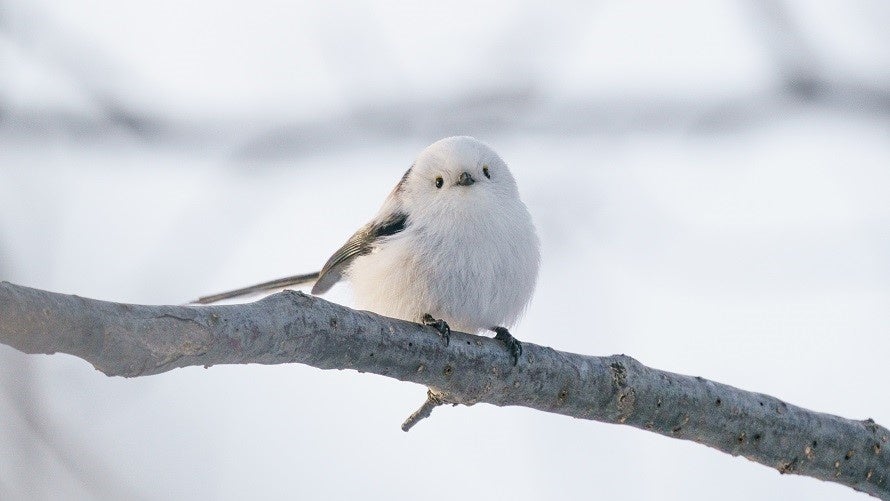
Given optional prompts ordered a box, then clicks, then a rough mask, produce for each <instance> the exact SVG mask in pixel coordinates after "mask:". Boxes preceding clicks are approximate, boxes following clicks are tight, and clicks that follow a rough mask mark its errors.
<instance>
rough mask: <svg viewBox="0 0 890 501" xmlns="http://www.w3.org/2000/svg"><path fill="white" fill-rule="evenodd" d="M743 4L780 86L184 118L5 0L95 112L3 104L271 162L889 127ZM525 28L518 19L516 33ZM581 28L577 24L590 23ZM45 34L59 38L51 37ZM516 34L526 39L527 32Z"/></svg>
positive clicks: (815, 57) (16, 120)
mask: <svg viewBox="0 0 890 501" xmlns="http://www.w3.org/2000/svg"><path fill="white" fill-rule="evenodd" d="M742 4H743V5H746V6H748V9H747V10H748V12H749V13H750V14H751V17H752V20H753V22H752V23H751V24H752V26H753V27H754V29H755V31H756V32H757V33H758V34H759V35H760V36H759V39H760V40H762V41H763V43H762V45H763V48H764V50H765V51H766V52H767V54H769V57H770V59H771V60H772V61H773V64H774V66H775V70H776V72H777V73H778V75H779V77H780V85H779V87H777V88H775V89H773V90H772V91H771V92H761V93H758V94H753V95H739V96H736V97H734V98H726V97H712V98H702V97H700V96H683V95H659V96H657V97H655V96H653V97H650V98H640V97H634V98H631V97H625V98H621V97H609V98H598V97H594V96H590V97H585V98H577V97H574V98H569V99H564V98H557V97H555V96H552V95H550V93H549V92H548V89H547V88H546V87H541V86H540V85H539V84H537V83H535V82H534V81H533V80H531V81H530V80H528V79H518V80H517V81H516V82H514V83H505V84H504V85H502V86H500V87H498V88H494V89H484V90H482V89H474V88H472V87H467V88H464V89H463V90H462V91H461V92H459V93H458V94H457V95H455V96H445V97H437V96H436V95H435V94H432V95H426V96H420V97H411V96H405V97H400V98H393V99H390V100H388V101H386V100H384V101H379V100H378V101H373V102H361V101H360V100H357V99H350V100H349V105H348V106H349V109H348V110H347V111H345V112H338V113H334V114H332V115H330V116H325V117H323V118H315V119H300V118H295V119H293V120H288V119H287V118H280V117H279V118H272V117H269V116H266V115H263V114H259V115H242V116H228V117H227V116H226V114H225V110H222V111H223V112H222V113H221V114H220V116H214V117H201V116H194V115H193V116H187V117H183V116H182V115H181V114H178V113H171V111H172V110H170V109H164V108H155V109H151V110H147V109H142V108H143V107H142V106H140V105H137V104H134V102H132V100H131V99H128V96H127V95H126V94H122V90H121V89H130V90H132V89H140V90H145V89H148V90H146V92H148V94H149V95H155V96H157V94H158V93H159V92H160V91H159V90H158V89H156V88H153V87H151V86H150V85H148V84H147V83H145V82H143V81H141V79H139V78H138V77H135V76H134V75H132V74H131V73H128V72H125V71H123V70H122V69H121V68H120V67H119V65H117V64H115V63H114V62H113V61H110V60H109V57H107V56H104V55H103V54H102V51H101V50H97V49H92V48H87V47H84V46H82V44H81V43H80V42H79V41H78V40H77V39H76V38H75V37H73V36H71V35H70V34H66V33H65V31H64V30H63V29H61V28H60V27H59V26H55V25H53V23H52V21H51V20H50V19H49V16H47V15H45V14H43V13H41V12H40V11H39V8H38V7H36V6H33V5H28V4H26V3H24V2H16V3H14V4H12V3H10V2H8V1H7V2H6V3H3V4H0V9H2V11H0V19H2V21H0V38H3V39H5V40H6V41H7V43H10V44H13V45H14V46H15V47H18V48H19V49H20V50H21V51H23V52H24V53H27V54H28V55H30V56H31V57H33V58H34V59H35V60H37V61H39V62H40V64H42V65H45V66H47V67H51V68H53V70H54V71H56V72H58V73H60V74H61V75H63V76H64V78H66V79H68V80H70V82H72V83H73V84H74V85H75V86H76V88H77V89H78V90H79V92H81V93H82V94H83V95H84V96H86V98H87V99H88V100H89V102H90V103H91V104H92V106H93V107H94V108H95V109H96V110H98V113H71V112H70V111H61V110H54V109H53V108H52V107H49V108H40V109H34V108H16V107H13V106H11V104H10V103H4V102H2V101H0V119H2V122H0V137H3V136H5V138H6V139H7V140H13V139H17V140H31V141H41V140H45V139H49V138H51V137H55V136H62V137H75V138H77V139H78V140H79V141H82V142H84V143H94V142H95V143H101V142H104V141H107V140H109V138H111V137H115V136H117V135H119V134H125V135H132V136H134V137H136V138H138V139H140V140H142V141H145V142H147V143H155V144H159V145H168V146H172V147H178V148H187V149H189V150H198V151H200V150H202V149H206V150H212V151H229V152H231V154H232V155H233V156H234V157H235V158H239V159H270V158H272V159H274V158H293V157H299V156H304V155H310V154H316V153H319V152H325V151H342V150H344V149H349V148H352V147H358V146H361V145H365V144H368V143H369V142H385V141H393V140H400V139H404V138H405V137H406V136H411V135H420V136H424V137H440V136H444V135H449V134H453V133H454V132H455V131H464V132H467V133H470V134H482V133H484V134H486V135H491V134H503V133H550V134H559V135H563V136H571V135H580V136H583V135H589V134H605V135H614V134H622V133H627V132H632V131H649V132H652V131H665V132H670V131H686V132H691V133H696V132H698V133H710V132H712V131H715V130H720V131H726V130H737V129H744V128H748V127H754V126H760V125H762V124H764V123H766V122H769V121H772V120H775V119H777V118H779V117H782V116H785V115H787V114H788V113H789V112H790V111H791V110H794V109H798V108H801V107H811V108H825V109H829V110H834V111H837V112H839V113H843V114H853V115H864V116H868V117H872V118H876V119H879V120H882V121H885V122H887V123H888V124H890V88H887V87H886V86H881V85H880V84H879V83H878V82H874V81H863V80H861V79H860V80H856V79H838V78H831V77H830V76H828V75H827V74H826V73H825V72H824V71H823V69H822V67H821V65H820V61H819V54H818V53H817V52H816V51H815V50H814V49H813V48H812V47H811V46H810V44H809V43H808V42H807V37H806V36H805V34H804V33H803V30H801V29H800V28H799V26H798V25H797V23H796V21H795V19H794V17H793V16H792V14H791V13H790V11H789V9H788V7H787V5H786V3H784V2H780V1H766V0H751V1H748V2H743V3H742ZM12 5H14V6H15V8H14V9H13V8H12V7H11V6H12ZM522 26H523V25H522V23H520V25H519V28H521V27H522ZM579 26H580V25H579ZM579 26H575V29H581V28H583V26H581V27H579ZM517 29H518V28H517ZM47 32H52V33H54V36H45V34H46V33H47ZM511 40H514V42H515V43H520V42H523V43H527V41H526V40H525V37H520V36H516V37H512V38H511ZM342 71H346V70H345V69H343V70H342ZM352 94H355V93H354V92H353V93H352ZM157 97H161V96H157ZM0 99H2V98H0ZM161 101H163V100H161Z"/></svg>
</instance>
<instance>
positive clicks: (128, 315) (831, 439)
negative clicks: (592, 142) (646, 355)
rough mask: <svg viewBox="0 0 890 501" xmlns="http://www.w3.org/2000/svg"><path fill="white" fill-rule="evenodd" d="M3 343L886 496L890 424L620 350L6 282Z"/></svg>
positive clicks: (331, 310)
mask: <svg viewBox="0 0 890 501" xmlns="http://www.w3.org/2000/svg"><path fill="white" fill-rule="evenodd" d="M0 342H3V343H5V344H8V345H10V346H12V347H14V348H16V349H18V350H21V351H23V352H25V353H47V354H51V353H56V352H62V353H69V354H72V355H75V356H77V357H80V358H83V359H84V360H86V361H88V362H90V363H92V364H93V365H94V366H95V367H96V369H98V370H100V371H102V372H103V373H105V374H107V375H109V376H125V377H135V376H146V375H151V374H158V373H161V372H166V371H169V370H171V369H175V368H177V367H187V366H193V365H198V366H205V367H209V366H211V365H216V364H246V363H261V364H280V363H293V362H297V363H302V364H307V365H311V366H314V367H318V368H321V369H353V370H357V371H359V372H372V373H375V374H380V375H383V376H387V377H391V378H395V379H398V380H401V381H410V382H413V383H418V384H423V385H426V386H428V387H431V388H435V390H431V392H430V394H429V395H430V398H429V399H428V400H427V403H425V404H424V406H423V407H422V408H421V409H420V410H419V411H418V412H417V413H415V415H413V416H412V417H411V418H409V420H408V422H406V423H405V426H408V427H410V425H412V424H414V423H415V422H416V421H417V420H419V419H422V418H423V417H425V416H428V415H429V413H430V412H431V410H432V408H433V407H435V406H436V405H439V404H441V403H457V404H465V405H472V404H475V403H478V402H485V403H489V404H494V405H499V406H505V405H521V406H524V407H530V408H533V409H538V410H542V411H545V412H553V413H558V414H564V415H567V416H572V417H575V418H581V419H592V420H596V421H602V422H606V423H615V424H625V425H630V426H634V427H636V428H641V429H644V430H648V431H651V432H655V433H659V434H661V435H665V436H668V437H673V438H679V439H683V440H691V441H694V442H698V443H700V444H704V445H707V446H709V447H713V448H714V449H717V450H720V451H723V452H726V453H728V454H732V455H733V456H739V455H740V456H744V457H745V458H747V459H750V460H751V461H755V462H757V463H761V464H763V465H766V466H769V467H772V468H776V469H777V470H778V471H779V472H780V473H793V474H798V475H806V476H810V477H814V478H818V479H822V480H827V481H831V482H837V483H840V484H843V485H847V486H849V487H852V488H854V489H856V490H859V491H862V492H866V493H868V494H871V495H873V496H876V497H879V498H881V499H887V500H890V488H888V477H890V452H888V451H887V449H888V446H887V441H888V439H890V431H888V430H887V428H884V427H883V426H880V425H878V424H876V423H875V422H874V421H873V420H871V419H866V420H864V421H856V420H850V419H845V418H841V417H837V416H833V415H830V414H823V413H818V412H813V411H809V410H806V409H803V408H800V407H796V406H794V405H791V404H787V403H785V402H783V401H781V400H779V399H777V398H775V397H771V396H769V395H763V394H759V393H753V392H749V391H744V390H740V389H737V388H733V387H731V386H728V385H724V384H720V383H716V382H713V381H708V380H706V379H703V378H700V377H691V376H684V375H680V374H674V373H670V372H665V371H660V370H657V369H652V368H649V367H646V366H645V365H643V364H641V363H639V362H637V361H636V360H634V359H633V358H630V357H628V356H625V355H615V356H610V357H592V356H584V355H577V354H573V353H565V352H560V351H556V350H553V349H551V348H547V347H542V346H537V345H534V344H531V343H524V344H523V346H524V351H523V355H522V357H521V359H520V360H519V364H518V365H517V366H516V367H514V366H513V365H512V360H511V357H510V356H508V354H507V352H506V351H505V349H504V346H503V345H502V344H501V343H499V342H497V341H495V340H493V339H489V338H485V337H480V336H473V335H469V334H463V333H460V332H454V333H452V336H451V343H450V345H449V346H447V347H446V346H445V345H444V343H443V342H442V339H441V338H440V336H439V335H438V333H437V332H436V331H435V330H434V329H432V328H430V327H424V326H421V325H418V324H414V323H411V322H405V321H402V320H395V319H391V318H386V317H381V316H379V315H375V314H373V313H369V312H363V311H355V310H351V309H349V308H346V307H343V306H339V305H336V304H333V303H330V302H327V301H324V300H323V299H319V298H317V297H313V296H307V295H304V294H302V293H299V292H293V291H285V292H282V293H279V294H275V295H272V296H269V297H267V298H265V299H263V300H261V301H257V302H255V303H248V304H240V305H224V306H144V305H131V304H121V303H110V302H105V301H97V300H93V299H85V298H81V297H77V296H69V295H63V294H56V293H52V292H46V291H41V290H37V289H30V288H27V287H21V286H17V285H13V284H10V283H6V282H2V283H0Z"/></svg>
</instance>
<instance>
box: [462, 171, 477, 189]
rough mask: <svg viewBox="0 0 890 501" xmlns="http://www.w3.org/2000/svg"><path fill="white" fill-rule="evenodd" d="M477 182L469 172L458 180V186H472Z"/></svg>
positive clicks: (463, 173) (464, 173)
mask: <svg viewBox="0 0 890 501" xmlns="http://www.w3.org/2000/svg"><path fill="white" fill-rule="evenodd" d="M475 182H476V180H475V179H473V176H471V175H470V173H469V172H461V173H460V178H459V179H458V180H457V184H458V185H460V186H470V185H471V184H473V183H475Z"/></svg>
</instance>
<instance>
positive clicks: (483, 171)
mask: <svg viewBox="0 0 890 501" xmlns="http://www.w3.org/2000/svg"><path fill="white" fill-rule="evenodd" d="M482 173H483V174H485V177H487V178H488V179H491V174H489V173H488V166H487V165H483V166H482Z"/></svg>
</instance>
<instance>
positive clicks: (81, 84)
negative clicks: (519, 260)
mask: <svg viewBox="0 0 890 501" xmlns="http://www.w3.org/2000/svg"><path fill="white" fill-rule="evenodd" d="M887 26H890V4H888V3H887V2H886V1H885V0H857V1H849V0H820V1H819V2H808V1H805V0H796V1H785V2H778V1H776V2H772V1H768V0H759V1H750V0H749V1H742V0H739V1H729V0H727V1H713V0H711V1H705V0H701V1H683V2H659V1H657V0H651V1H648V2H647V1H639V2H627V1H599V2H579V3H577V4H571V3H565V4H560V3H553V2H549V3H547V4H546V6H538V5H536V4H534V3H520V2H517V3H514V4H512V5H505V4H502V3H500V2H492V3H481V4H480V3H477V2H458V3H453V2H452V3H442V2H438V3H430V4H416V5H411V6H406V5H397V4H396V3H395V2H392V3H380V4H376V3H370V2H351V3H349V4H340V5H333V4H327V3H314V2H298V1H293V0H291V1H287V2H284V1H275V0H259V1H256V2H251V3H249V4H248V3H244V2H231V1H219V0H217V1H207V0H196V1H193V2H179V1H172V0H161V1H156V2H141V3H139V2H117V1H112V0H65V1H60V0H27V1H26V0H3V1H0V279H3V280H8V281H12V282H15V283H19V284H23V285H29V286H33V287H39V288H44V289H49V290H53V291H59V292H65V293H75V294H78V295H82V296H87V297H94V298H100V299H107V300H114V301H127V302H138V303H150V304H163V303H181V302H184V301H187V300H190V299H193V298H195V297H197V296H200V295H203V294H206V293H213V292H218V291H221V290H225V289H229V288H234V287H238V286H242V285H247V284H252V283H255V282H258V281H263V280H267V279H272V278H277V277H279V276H284V275H290V274H294V273H301V272H309V271H315V270H317V269H318V268H319V267H320V265H321V264H322V263H323V262H324V261H325V259H326V258H327V257H328V256H329V254H330V253H331V252H332V251H333V250H335V249H336V248H337V247H338V246H339V245H340V244H341V243H342V242H343V241H344V240H345V239H346V238H347V237H348V236H349V235H350V234H351V232H352V231H353V230H354V229H355V228H357V227H358V226H359V225H360V224H362V223H364V222H365V221H366V220H367V218H369V217H370V216H371V215H372V214H373V213H374V212H375V211H376V210H377V208H378V205H379V204H380V202H381V201H382V199H383V197H384V196H385V195H386V194H387V193H388V192H389V190H390V189H391V188H392V186H393V185H394V184H395V183H396V181H397V180H398V179H399V177H400V176H401V175H402V173H403V172H404V171H405V169H406V168H407V167H408V166H409V165H410V164H411V162H412V160H413V158H414V156H415V155H416V154H417V153H418V152H419V151H420V150H421V149H422V148H423V147H425V146H426V145H427V144H429V143H431V142H433V141H434V140H436V139H438V138H440V137H444V136H447V135H454V134H472V135H475V136H477V137H478V138H480V139H482V140H484V141H486V142H488V143H489V144H491V145H492V146H493V147H494V148H495V149H496V150H497V151H498V152H499V153H500V154H501V156H502V157H503V158H504V159H506V160H507V162H508V163H509V164H510V165H511V168H512V169H513V171H514V174H515V176H516V178H517V180H518V182H519V185H520V190H521V192H522V195H523V198H524V200H525V201H526V203H527V204H528V205H529V208H530V210H531V212H532V214H533V216H534V218H535V220H536V223H537V225H538V228H539V232H540V236H541V239H542V242H543V268H542V273H541V276H540V283H539V287H538V290H537V293H536V296H535V299H534V301H533V303H532V305H531V307H530V309H529V311H528V314H527V315H526V318H525V319H524V321H523V322H522V323H521V324H520V325H519V326H518V327H517V328H516V329H515V330H514V333H515V334H516V335H517V337H518V338H519V339H521V340H527V341H530V342H534V343H538V344H544V345H549V346H553V347H556V348H558V349H562V350H568V351H574V352H579V353H586V354H598V355H609V354H614V353H626V354H629V355H632V356H634V357H635V358H637V359H638V360H640V361H641V362H643V363H645V364H648V365H651V366H653V367H657V368H660V369H665V370H671V371H675V372H680V373H684V374H691V375H700V376H703V377H707V378H710V379H714V380H717V381H720V382H724V383H728V384H731V385H734V386H737V387H741V388H745V389H749V390H755V391H759V392H764V393H769V394H772V395H775V396H777V397H779V398H782V399H785V400H786V401H788V402H791V403H794V404H797V405H801V406H804V407H807V408H811V409H815V410H819V411H823V412H830V413H834V414H839V415H842V416H845V417H850V418H857V419H864V418H866V417H872V418H874V419H875V420H877V421H878V422H879V423H882V424H884V425H888V424H890V397H888V396H887V394H886V381H887V377H888V376H887V365H888V364H887V362H888V354H890V30H888V29H887ZM328 298H329V299H331V300H334V301H338V302H345V303H346V304H348V303H349V291H348V288H346V287H338V288H336V289H335V290H334V291H333V293H332V294H329V296H328ZM424 395H425V389H424V388H422V387H420V386H413V385H408V384H403V383H397V382H394V381H392V380H389V379H386V378H382V377H377V376H372V375H358V374H356V373H353V372H339V371H333V372H323V371H320V370H317V369H313V368H309V367H305V366H298V365H293V366H274V367H268V366H229V367H224V366H217V367H213V368H211V369H209V370H205V369H201V368H189V369H181V370H177V371H174V372H172V373H167V374H163V375H159V376H153V377H148V378H140V379H134V380H124V379H120V378H114V379H112V378H107V377H105V376H103V375H102V374H100V373H98V372H97V371H95V370H94V369H93V368H92V367H91V366H90V365H89V364H87V363H85V362H83V361H81V360H79V359H75V358H73V357H68V356H52V357H48V356H25V355H22V354H20V353H18V352H16V351H14V350H12V349H10V348H7V347H5V346H0V423H2V424H0V499H3V500H7V499H11V500H18V499H36V500H42V499H72V500H81V499H83V500H90V499H99V500H117V499H144V500H167V499H220V500H236V499H349V498H361V499H416V498H423V499H434V500H435V499H449V500H453V499H463V498H466V499H477V498H478V499H481V498H489V499H511V500H515V501H519V500H526V499H560V498H581V497H582V496H583V497H586V498H592V499H608V500H641V499H676V500H694V499H699V500H711V499H723V500H750V499H782V500H843V499H850V500H862V499H866V496H865V495H864V494H859V493H856V492H854V491H852V490H850V489H847V488H845V487H841V486H838V485H834V484H828V483H824V482H819V481H816V480H813V479H809V478H801V477H797V476H780V475H779V474H778V473H777V471H775V470H774V469H770V468H766V467H763V466H760V465H756V464H754V463H750V462H748V461H746V460H744V459H741V458H733V457H730V456H728V455H725V454H722V453H718V452H715V451H713V450H710V449H708V448H706V447H704V446H700V445H696V444H693V443H689V442H683V441H678V440H672V439H668V438H664V437H661V436H658V435H655V434H651V433H645V432H643V431H639V430H636V429H632V428H628V427H620V426H612V425H605V424H600V423H595V422H588V421H580V420H573V419H569V418H565V417H562V416H557V415H551V414H545V413H540V412H535V411H531V410H528V409H521V408H506V409H499V408H494V407H491V406H486V405H479V406H475V407H472V408H465V407H459V408H444V409H439V410H438V411H436V413H435V414H434V416H433V418H432V419H430V420H426V421H424V422H422V423H420V424H419V425H418V426H417V427H416V428H415V429H414V430H412V431H411V432H410V433H408V434H405V433H403V432H402V431H400V429H399V424H400V423H401V422H402V420H403V419H404V418H405V417H406V416H407V415H408V414H409V413H410V412H411V411H413V410H414V409H415V408H416V407H417V406H418V405H419V404H420V403H421V401H422V400H423V398H424Z"/></svg>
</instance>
